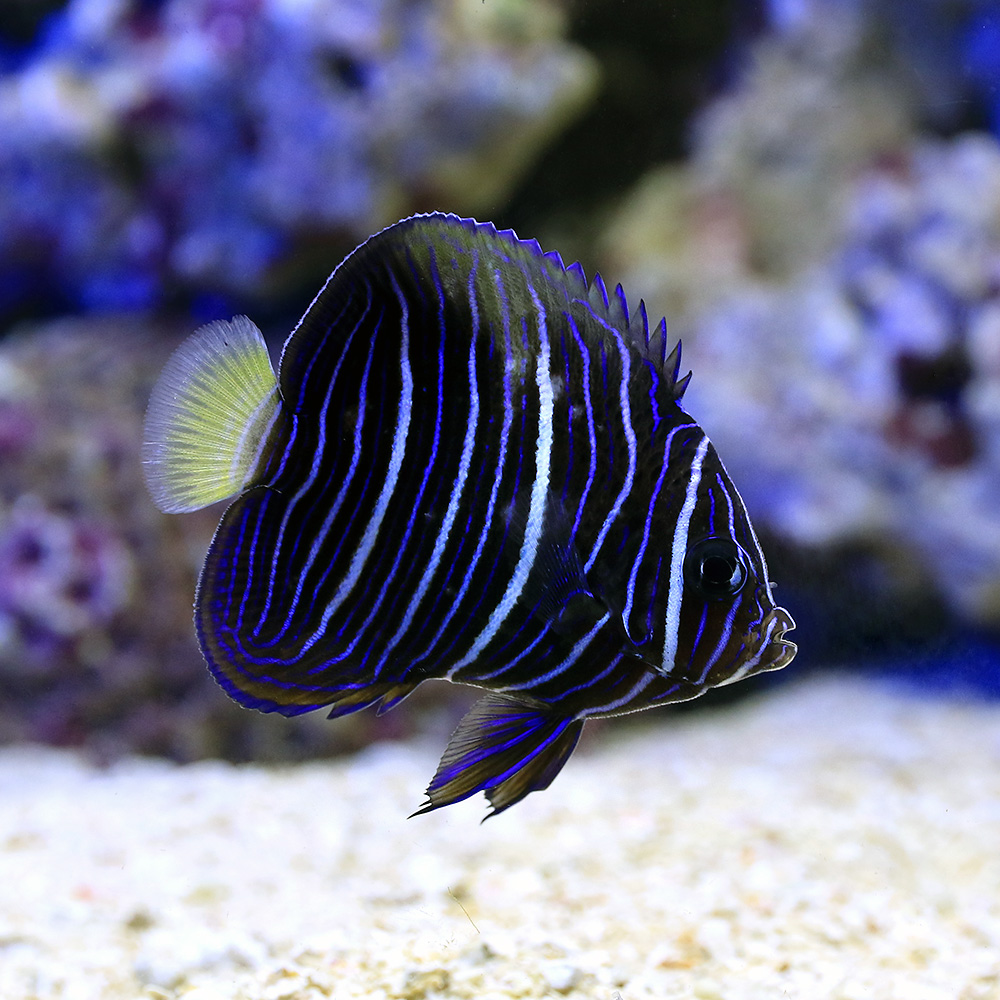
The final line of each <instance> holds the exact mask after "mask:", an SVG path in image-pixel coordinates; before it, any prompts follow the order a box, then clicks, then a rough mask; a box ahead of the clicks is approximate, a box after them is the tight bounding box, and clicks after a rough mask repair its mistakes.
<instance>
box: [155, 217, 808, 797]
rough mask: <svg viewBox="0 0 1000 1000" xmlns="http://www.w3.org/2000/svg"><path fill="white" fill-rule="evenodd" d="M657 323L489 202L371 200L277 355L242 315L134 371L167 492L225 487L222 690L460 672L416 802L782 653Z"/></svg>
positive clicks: (781, 657)
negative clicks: (384, 208) (492, 216)
mask: <svg viewBox="0 0 1000 1000" xmlns="http://www.w3.org/2000/svg"><path fill="white" fill-rule="evenodd" d="M679 364H680V353H679V345H677V347H675V348H674V350H673V351H672V352H670V353H669V354H668V353H667V338H666V326H665V323H664V322H661V323H660V324H659V326H658V327H657V328H655V329H654V330H653V331H652V332H650V330H649V327H648V323H647V318H646V313H645V308H644V307H643V306H642V304H641V303H640V305H639V309H638V310H637V311H636V312H635V313H634V314H630V311H629V308H628V305H627V303H626V300H625V296H624V293H623V292H622V290H621V286H619V287H618V288H617V289H616V290H615V291H614V292H612V293H610V294H609V292H608V291H607V289H606V288H605V286H604V284H603V282H602V281H601V279H600V277H599V276H597V277H596V278H595V279H594V281H593V282H592V283H589V284H588V282H587V280H586V278H585V275H584V272H583V270H582V268H581V267H580V266H579V265H578V264H574V265H572V266H569V267H566V266H565V265H564V264H563V262H562V260H561V259H560V257H559V256H558V255H557V254H554V253H543V252H542V250H541V249H540V248H539V246H538V244H537V243H536V242H534V241H523V240H519V239H518V238H517V237H516V236H515V235H514V234H513V233H512V232H509V231H497V230H496V229H495V228H494V227H493V226H491V225H488V224H479V223H476V222H475V221H473V220H467V219H466V220H463V219H459V218H457V217H454V216H447V215H439V214H433V215H426V216H415V217H413V218H410V219H406V220H404V221H402V222H399V223H397V224H396V225H394V226H390V227H389V228H388V229H385V230H383V231H382V232H381V233H379V234H377V235H375V236H373V237H372V238H371V239H369V240H368V241H367V242H366V243H364V244H362V246H360V247H359V248H358V249H357V250H355V251H354V252H353V253H352V254H350V255H349V256H348V257H347V258H346V259H345V260H344V261H343V263H342V264H341V265H340V266H339V267H338V268H337V269H336V270H335V271H334V272H333V274H332V275H331V276H330V278H329V279H328V281H327V283H326V284H325V286H324V287H323V289H322V290H321V291H320V293H319V294H318V295H317V296H316V298H315V299H314V301H313V302H312V304H311V305H310V307H309V308H308V310H307V311H306V313H305V315H304V316H303V318H302V319H301V320H300V322H299V324H298V325H297V326H296V328H295V329H294V330H293V332H292V334H291V335H290V337H289V339H288V341H287V342H286V344H285V346H284V349H283V351H282V355H281V361H280V365H279V369H278V374H277V376H275V374H274V372H273V370H272V368H271V365H270V360H269V358H268V355H267V350H266V348H265V346H264V343H263V339H262V337H261V335H260V333H259V331H258V330H257V329H256V327H254V326H253V324H252V323H250V321H249V320H247V319H246V318H245V317H237V318H236V319H234V320H233V321H231V322H229V323H214V324H209V326H207V327H204V328H202V329H201V330H200V331H198V332H196V333H195V334H194V335H192V337H191V338H189V340H188V341H187V342H186V343H185V344H183V345H182V346H181V347H180V348H179V349H178V351H177V352H176V353H175V355H174V356H173V358H172V359H171V361H170V362H169V363H168V365H167V367H166V369H165V371H164V374H163V376H161V380H160V382H159V383H158V385H157V387H156V388H155V389H154V392H153V396H152V399H151V402H150V408H149V412H148V414H147V422H146V444H145V453H144V461H145V468H146V473H147V479H148V482H149V485H150V488H151V490H152V493H153V496H154V498H155V499H156V501H157V502H158V504H159V505H160V506H161V507H162V508H163V509H165V510H172V511H181V510H192V509H196V508H197V507H201V506H205V505H206V504H208V503H211V502H213V501H215V500H219V499H223V498H225V497H229V496H233V495H236V499H235V500H234V501H233V503H232V504H231V505H230V506H229V508H228V510H227V511H226V512H225V514H224V516H223V517H222V521H221V523H220V525H219V528H218V530H217V532H216V535H215V538H214V540H213V542H212V545H211V548H210V550H209V553H208V556H207V558H206V561H205V566H204V569H203V571H202V575H201V580H200V583H199V587H198V594H197V599H196V612H195V620H196V627H197V631H198V636H199V639H200V641H201V646H202V649H203V651H204V653H205V657H206V659H207V661H208V664H209V667H210V669H211V671H212V673H213V674H214V676H215V677H216V679H217V680H218V681H219V683H220V684H221V685H222V687H223V688H224V689H225V690H226V691H227V692H228V693H229V694H230V695H231V696H232V697H233V698H234V699H235V700H236V701H238V702H239V703H240V704H242V705H245V706H247V707H251V708H256V709H260V710H261V711H265V712H280V713H282V714H285V715H295V714H299V713H302V712H308V711H312V710H314V709H317V708H320V707H326V708H328V709H329V712H330V715H331V716H332V717H335V716H339V715H344V714H347V713H349V712H354V711H357V710H359V709H362V708H365V707H367V706H370V705H376V704H377V705H378V706H379V710H380V711H384V710H386V709H388V708H390V707H392V706H394V705H395V704H397V703H398V702H399V701H401V700H402V699H403V698H404V697H405V696H406V695H407V694H409V692H410V691H412V690H413V689H414V688H415V687H416V686H417V685H418V684H420V683H421V682H422V681H424V680H428V679H433V678H444V679H447V680H450V681H454V682H458V683H462V684H470V685H473V686H476V687H480V688H483V689H485V690H486V691H487V692H488V693H487V694H486V695H485V697H483V698H482V699H481V700H480V701H479V702H477V703H476V704H475V705H474V706H473V708H472V709H471V710H470V711H469V713H468V714H467V715H466V716H465V718H464V719H463V720H462V721H461V723H460V724H459V727H458V729H457V730H456V732H455V734H454V736H453V737H452V739H451V741H450V743H449V745H448V748H447V750H446V752H445V754H444V757H443V758H442V761H441V765H440V767H439V768H438V771H437V774H436V775H435V776H434V778H433V780H432V781H431V784H430V786H429V788H428V790H427V803H426V805H425V806H424V808H423V809H422V810H420V811H425V810H428V809H434V808H438V807H440V806H443V805H447V804H449V803H451V802H455V801H458V800H460V799H463V798H466V797H468V796H469V795H472V794H474V793H475V792H477V791H484V792H485V793H486V796H487V798H488V799H489V801H490V804H491V806H492V807H493V811H494V813H495V812H499V811H501V810H502V809H505V808H507V807H509V806H510V805H513V804H514V803H515V802H517V801H519V800H520V799H521V798H523V797H524V796H525V795H527V794H528V793H529V792H531V791H534V790H538V789H541V788H545V787H547V786H548V784H549V783H550V782H551V781H552V779H553V778H554V777H555V775H556V774H557V773H558V771H559V770H560V768H561V767H562V766H563V764H564V763H565V761H566V760H567V759H568V757H569V755H570V754H571V753H572V750H573V748H574V746H575V745H576V741H577V739H578V737H579V734H580V731H581V729H582V727H583V724H584V722H585V721H586V719H588V718H597V717H605V716H613V715H620V714H624V713H627V712H634V711H638V710H641V709H645V708H650V707H652V706H655V705H658V704H662V703H666V702H672V701H681V700H686V699H690V698H694V697H696V696H697V695H699V694H701V693H702V692H704V691H705V690H707V689H708V688H710V687H714V686H719V685H722V684H727V683H731V682H733V681H735V680H738V679H740V678H742V677H745V676H748V675H751V674H755V673H758V672H760V671H764V670H774V669H778V668H780V667H782V666H784V665H785V664H787V663H788V662H789V661H790V660H791V658H792V656H793V655H794V653H795V646H794V645H793V644H792V643H791V642H789V641H788V640H786V639H785V638H784V634H785V632H786V631H788V630H790V629H791V628H793V627H794V625H793V623H792V621H791V618H790V617H789V615H788V614H787V612H785V611H784V610H783V609H781V608H778V607H776V606H775V604H774V602H773V599H772V596H771V590H770V586H771V585H770V582H769V580H768V576H767V569H766V564H765V561H764V554H763V552H762V551H761V548H760V545H759V543H758V541H757V538H756V536H755V534H754V531H753V528H752V526H751V524H750V520H749V518H748V515H747V512H746V509H745V507H744V505H743V502H742V500H741V499H740V496H739V493H738V492H737V491H736V488H735V487H734V486H733V484H732V482H731V480H730V479H729V476H728V475H727V473H726V471H725V469H724V468H723V466H722V463H721V462H720V460H719V457H718V455H717V454H716V452H715V449H714V447H713V446H712V444H711V442H710V441H709V440H708V438H707V436H706V435H705V432H704V431H703V430H702V429H701V428H700V427H699V426H698V424H697V423H695V421H694V420H692V419H691V417H689V416H688V415H687V413H685V412H684V410H683V409H682V408H681V406H680V401H681V397H682V395H683V392H684V389H685V387H686V385H687V380H688V378H689V377H690V376H687V377H684V378H680V377H679Z"/></svg>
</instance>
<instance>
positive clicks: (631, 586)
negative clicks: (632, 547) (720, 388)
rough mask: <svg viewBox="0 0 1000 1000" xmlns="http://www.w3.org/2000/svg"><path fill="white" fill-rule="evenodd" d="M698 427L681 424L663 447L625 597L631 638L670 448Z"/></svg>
mask: <svg viewBox="0 0 1000 1000" xmlns="http://www.w3.org/2000/svg"><path fill="white" fill-rule="evenodd" d="M697 426H698V425H697V424H680V425H679V426H677V427H675V428H674V429H673V430H672V431H671V432H670V433H669V434H668V435H667V441H666V444H664V446H663V460H662V461H661V463H660V475H659V476H658V477H657V480H656V485H655V486H654V487H653V496H652V498H651V499H650V501H649V509H648V512H647V514H646V523H645V524H644V525H643V529H642V544H641V545H640V546H639V552H638V553H637V555H636V557H635V561H634V562H633V563H632V570H631V572H630V573H629V577H628V587H627V588H626V597H625V610H624V611H622V622H623V624H624V625H625V632H626V634H628V635H629V636H630V637H631V635H632V630H631V629H630V628H629V618H631V617H632V603H633V601H634V600H635V581H636V579H637V577H638V576H639V567H640V566H641V565H642V560H643V559H644V558H645V555H646V547H647V546H648V545H649V533H650V529H651V528H652V526H653V508H654V507H655V506H656V501H657V499H658V498H659V496H660V490H661V489H662V487H663V480H664V479H665V478H666V475H667V470H668V469H669V468H670V448H671V445H672V444H673V441H674V435H675V434H676V433H677V432H678V431H680V430H684V429H686V428H687V429H690V428H691V427H697ZM643 641H645V640H643Z"/></svg>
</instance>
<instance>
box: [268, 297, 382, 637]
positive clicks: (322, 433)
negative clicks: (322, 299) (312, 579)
mask: <svg viewBox="0 0 1000 1000" xmlns="http://www.w3.org/2000/svg"><path fill="white" fill-rule="evenodd" d="M324 287H325V286H324ZM371 301H372V297H371V288H369V289H368V300H367V301H366V303H365V310H364V312H363V313H362V314H361V316H360V318H359V319H358V322H357V323H356V324H355V326H354V329H353V330H351V332H350V333H349V334H348V335H347V338H346V340H345V341H344V347H343V350H342V351H341V354H340V357H339V358H338V359H337V363H336V365H335V366H334V369H333V374H332V375H331V376H330V383H329V385H328V386H327V389H326V395H325V396H324V398H323V407H322V409H321V410H320V411H319V438H318V444H317V447H316V454H315V455H314V456H313V463H312V468H311V469H310V470H309V476H308V477H307V478H306V481H305V482H304V483H303V484H302V486H301V487H300V488H299V489H298V490H296V492H295V495H294V496H293V497H292V498H291V499H290V500H289V501H288V504H287V505H286V507H285V515H284V517H283V518H282V519H281V527H280V528H279V529H278V537H277V539H276V541H275V545H274V556H273V558H272V561H271V566H270V576H269V577H268V583H267V596H266V597H265V599H264V603H263V606H262V608H261V613H260V618H259V620H258V622H257V625H256V627H255V628H254V634H255V635H256V634H259V632H260V630H261V628H262V627H263V625H264V622H265V620H266V619H267V617H268V615H269V613H270V610H271V600H272V598H273V596H274V588H275V583H276V582H277V581H276V578H275V577H276V572H277V568H278V566H279V564H280V562H281V549H282V546H283V545H284V541H285V529H286V528H287V527H288V522H289V520H290V519H291V516H292V513H293V511H294V509H295V505H296V504H297V503H298V502H299V501H300V500H301V499H302V497H303V496H305V494H306V493H307V492H308V491H309V489H310V488H311V487H312V485H313V483H314V482H315V481H316V477H317V475H318V474H319V469H320V465H321V464H322V461H323V453H324V451H325V445H326V415H327V412H328V411H329V407H330V397H331V395H332V394H333V390H334V388H335V387H336V385H337V377H338V375H339V374H340V367H341V365H342V364H343V363H344V359H345V358H346V357H347V353H348V351H350V349H351V343H352V341H353V340H354V335H355V333H357V332H358V328H359V327H360V326H361V324H362V323H363V322H364V321H365V319H366V317H367V316H368V313H369V311H370V309H371ZM306 315H308V313H307V314H306ZM303 318H304V317H303ZM301 322H302V321H301V320H300V321H299V324H300V325H301ZM295 329H296V330H297V329H298V326H297V327H296V328H295ZM293 335H294V334H293ZM289 339H291V338H289ZM324 343H325V338H324ZM286 346H287V345H286ZM373 349H374V348H373V346H370V347H369V349H368V361H367V364H366V365H365V375H364V377H363V379H362V388H361V393H362V395H363V394H364V385H365V381H366V380H367V376H368V369H369V368H370V366H371V361H372V351H373ZM363 423H364V407H361V406H359V407H358V425H357V426H356V427H355V429H354V455H353V457H352V459H351V466H350V469H349V470H348V472H347V477H346V478H345V479H344V481H343V482H342V483H341V487H340V492H339V493H338V494H337V498H336V499H335V500H334V502H333V507H332V508H331V512H330V514H329V515H328V517H327V521H326V522H324V527H327V522H330V521H332V519H333V517H335V516H336V512H337V511H338V510H340V505H341V503H342V502H343V499H344V496H345V495H346V493H347V487H348V486H349V485H350V483H351V480H352V479H353V478H354V470H355V469H356V468H357V464H358V456H359V455H360V453H361V426H362V424H363ZM319 544H320V543H319V541H318V540H314V542H313V547H312V550H311V552H310V556H309V560H308V562H307V564H306V565H307V567H308V566H311V565H312V563H313V560H314V559H315V558H316V552H317V551H318V550H319ZM305 574H306V570H305V569H304V570H303V571H302V572H301V573H300V574H299V577H298V586H297V587H296V590H295V594H294V596H293V597H292V600H291V603H290V605H289V608H288V614H287V616H286V618H285V621H284V622H283V623H282V626H281V628H280V630H279V631H278V633H277V635H276V637H275V638H276V639H281V638H282V637H283V636H284V634H285V632H286V631H287V629H288V626H289V623H290V622H291V620H292V616H293V615H294V613H295V609H296V606H297V605H298V600H299V597H300V595H301V593H302V588H303V586H304V584H305ZM286 584H287V580H286V579H282V580H281V581H280V585H281V586H285V585H286Z"/></svg>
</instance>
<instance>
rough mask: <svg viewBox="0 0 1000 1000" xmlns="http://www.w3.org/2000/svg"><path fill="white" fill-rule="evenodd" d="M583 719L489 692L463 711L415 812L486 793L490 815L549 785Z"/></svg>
mask: <svg viewBox="0 0 1000 1000" xmlns="http://www.w3.org/2000/svg"><path fill="white" fill-rule="evenodd" d="M582 729H583V721H582V720H579V719H570V718H566V717H564V716H558V715H552V714H549V713H546V712H544V711H540V710H539V709H536V708H533V707H532V706H530V705H526V704H524V703H523V702H518V701H514V700H513V699H511V698H505V697H503V696H502V695H487V696H486V697H485V698H481V699H480V700H479V701H477V702H476V704H475V705H473V706H472V708H471V709H470V710H469V711H468V712H467V713H466V714H465V716H464V717H463V719H462V721H461V722H460V723H459V724H458V728H457V729H456V730H455V732H454V734H453V735H452V737H451V740H450V741H449V742H448V748H447V750H445V752H444V756H443V757H442V758H441V763H440V764H439V765H438V769H437V773H436V774H435V775H434V777H433V779H432V780H431V783H430V785H428V787H427V805H425V806H424V807H423V808H421V809H418V810H417V811H416V812H415V813H413V815H414V816H418V815H420V814H421V813H425V812H430V811H431V810H432V809H440V808H441V806H447V805H451V804H452V803H453V802H460V801H461V800H462V799H467V798H468V797H469V796H470V795H474V794H475V793H476V792H485V793H486V797H487V798H488V799H489V801H490V805H492V806H493V811H492V812H491V813H489V814H488V816H495V815H496V814H497V813H499V812H502V811H503V810H504V809H507V808H509V807H510V806H512V805H514V803H515V802H520V800H521V799H523V798H524V797H525V796H526V795H527V794H528V793H529V792H536V791H540V790H541V789H543V788H548V786H549V785H550V784H551V782H552V779H553V778H555V776H556V775H557V774H558V773H559V771H560V770H561V769H562V766H563V764H565V763H566V761H567V760H568V759H569V756H570V754H571V753H572V752H573V748H574V747H575V746H576V741H577V740H578V739H579V737H580V731H581V730H582Z"/></svg>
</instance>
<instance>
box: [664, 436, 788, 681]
mask: <svg viewBox="0 0 1000 1000" xmlns="http://www.w3.org/2000/svg"><path fill="white" fill-rule="evenodd" d="M693 499H695V502H694V504H693V507H692V511H691V516H690V520H689V522H688V523H687V525H686V531H684V532H680V531H676V532H675V534H674V544H675V545H678V546H680V548H679V549H678V551H677V553H676V555H674V556H673V558H672V560H671V561H672V565H673V566H674V567H675V572H674V574H673V580H672V589H673V588H674V587H676V588H677V591H678V592H677V593H676V594H671V595H670V597H669V598H668V605H667V609H666V610H667V613H666V626H667V635H666V641H665V645H664V656H663V668H662V670H663V673H664V674H665V675H667V676H669V677H672V678H678V679H683V680H684V681H686V682H687V683H689V684H691V685H693V686H694V687H697V688H708V687H721V686H723V685H726V684H732V683H734V682H735V681H738V680H742V679H743V678H744V677H749V676H752V675H754V674H759V673H763V672H765V671H769V670H780V669H781V668H782V667H785V666H787V665H788V664H789V663H790V662H791V661H792V658H793V657H794V656H795V653H796V651H797V647H796V645H795V643H794V642H791V641H790V640H788V639H786V638H785V635H786V634H787V633H788V632H790V631H791V630H792V629H794V628H795V622H794V621H793V620H792V617H791V615H790V614H789V613H788V612H787V611H786V610H785V609H784V608H781V607H778V605H777V604H775V601H774V598H773V595H772V593H771V588H772V584H771V582H770V580H769V578H768V572H767V564H766V562H765V559H764V553H763V550H762V549H761V546H760V543H759V541H758V539H757V536H756V534H755V532H754V530H753V527H752V526H751V524H750V519H749V516H748V515H747V512H746V508H745V506H744V504H743V500H742V498H741V497H740V495H739V493H738V492H737V490H736V488H735V486H734V485H733V483H732V481H731V480H730V479H729V477H728V475H727V473H726V471H725V469H724V468H723V467H722V463H721V462H720V461H719V460H718V457H717V456H716V454H715V452H714V449H712V448H711V447H710V446H709V449H708V453H707V454H706V456H705V462H704V466H703V469H702V476H701V481H700V483H699V484H698V489H697V493H696V495H695V496H694V497H693Z"/></svg>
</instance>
